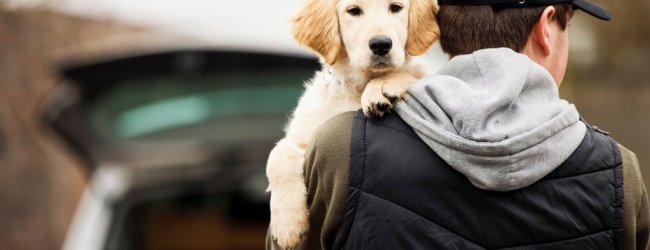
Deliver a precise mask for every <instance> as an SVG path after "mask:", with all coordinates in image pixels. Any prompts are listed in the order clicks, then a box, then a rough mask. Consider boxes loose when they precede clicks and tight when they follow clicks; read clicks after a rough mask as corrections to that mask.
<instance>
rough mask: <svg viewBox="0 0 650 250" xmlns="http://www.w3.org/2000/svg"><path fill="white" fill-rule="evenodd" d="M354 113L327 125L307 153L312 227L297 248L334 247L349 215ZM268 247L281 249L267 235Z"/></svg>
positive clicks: (346, 114)
mask: <svg viewBox="0 0 650 250" xmlns="http://www.w3.org/2000/svg"><path fill="white" fill-rule="evenodd" d="M354 114H355V112H346V113H343V114H340V115H337V116H335V117H333V118H332V119H330V120H329V121H327V122H326V123H325V124H323V125H322V126H321V127H320V128H319V129H318V132H317V134H316V136H315V139H314V141H313V142H312V143H311V144H310V146H309V148H308V149H307V151H306V153H305V165H304V166H305V168H304V170H305V172H304V175H305V185H306V186H307V202H308V203H309V204H308V208H309V227H310V228H309V232H308V233H307V235H306V237H304V238H303V240H302V242H301V243H300V244H299V245H298V246H297V247H296V248H295V249H332V244H333V243H334V238H335V236H336V233H337V231H338V228H339V226H340V224H341V221H342V220H343V216H344V215H345V201H346V199H347V194H348V186H349V182H350V180H349V172H350V138H352V123H353V119H354ZM266 249H281V248H280V247H279V246H278V245H277V244H276V243H275V242H274V241H273V240H272V239H271V237H270V236H269V235H267V237H266Z"/></svg>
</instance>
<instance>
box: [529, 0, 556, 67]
mask: <svg viewBox="0 0 650 250" xmlns="http://www.w3.org/2000/svg"><path fill="white" fill-rule="evenodd" d="M554 16H555V7H553V6H548V7H546V9H544V12H542V15H541V16H540V17H539V19H538V20H537V23H535V26H533V31H532V33H531V35H532V36H534V41H535V43H537V45H538V46H539V47H540V48H541V49H542V52H544V56H548V55H550V54H551V40H550V39H551V38H550V36H551V33H550V32H551V29H550V28H551V22H553V17H554Z"/></svg>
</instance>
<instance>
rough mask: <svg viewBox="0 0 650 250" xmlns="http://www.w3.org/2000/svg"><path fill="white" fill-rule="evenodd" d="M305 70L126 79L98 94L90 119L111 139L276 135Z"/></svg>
mask: <svg viewBox="0 0 650 250" xmlns="http://www.w3.org/2000/svg"><path fill="white" fill-rule="evenodd" d="M311 74H313V71H308V70H300V69H297V70H291V69H287V70H282V71H277V70H275V71H255V72H249V71H245V70H241V71H234V72H225V73H219V74H206V75H200V76H197V75H189V76H185V75H180V76H178V75H171V76H156V77H151V78H144V79H132V80H128V81H124V82H122V83H120V84H119V86H118V87H115V88H113V89H111V90H109V91H108V92H107V93H105V94H104V95H103V96H101V97H100V98H98V100H97V101H96V102H95V104H94V105H93V106H92V109H91V119H92V121H91V122H92V124H93V125H94V126H95V127H96V128H97V129H98V131H100V133H102V134H103V135H105V136H107V137H109V138H112V139H115V140H165V139H189V138H206V137H207V138H212V139H219V140H220V141H229V140H241V139H243V138H242V137H246V138H260V137H262V138H263V137H269V136H277V135H278V133H279V132H281V130H279V128H281V125H282V123H283V122H284V120H285V119H286V117H287V115H288V114H289V112H290V111H291V110H292V109H293V107H294V106H295V105H296V104H297V100H298V97H299V96H300V94H301V92H302V89H303V87H302V81H303V80H306V79H308V77H309V76H310V75H311Z"/></svg>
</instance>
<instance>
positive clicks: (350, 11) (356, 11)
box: [348, 6, 363, 16]
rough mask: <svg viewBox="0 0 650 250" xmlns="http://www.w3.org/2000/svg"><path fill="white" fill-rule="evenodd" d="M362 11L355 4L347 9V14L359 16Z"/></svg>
mask: <svg viewBox="0 0 650 250" xmlns="http://www.w3.org/2000/svg"><path fill="white" fill-rule="evenodd" d="M362 13H363V11H361V8H359V7H356V6H355V7H352V8H349V9H348V14H350V15H352V16H360V15H361V14H362Z"/></svg>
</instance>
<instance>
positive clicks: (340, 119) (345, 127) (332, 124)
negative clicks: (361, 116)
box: [314, 111, 356, 147]
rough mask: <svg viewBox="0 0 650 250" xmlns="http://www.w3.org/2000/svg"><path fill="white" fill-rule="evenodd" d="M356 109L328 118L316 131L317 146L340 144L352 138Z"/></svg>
mask: <svg viewBox="0 0 650 250" xmlns="http://www.w3.org/2000/svg"><path fill="white" fill-rule="evenodd" d="M355 113H356V112H354V111H349V112H344V113H341V114H338V115H335V116H334V117H332V118H330V119H329V120H327V121H326V122H325V123H323V125H321V126H320V127H319V128H318V130H317V131H316V135H315V140H314V144H315V145H316V146H319V147H321V146H328V145H329V146H335V145H340V144H341V143H343V142H344V141H345V140H346V139H347V140H350V135H351V131H352V124H353V123H354V116H355Z"/></svg>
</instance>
